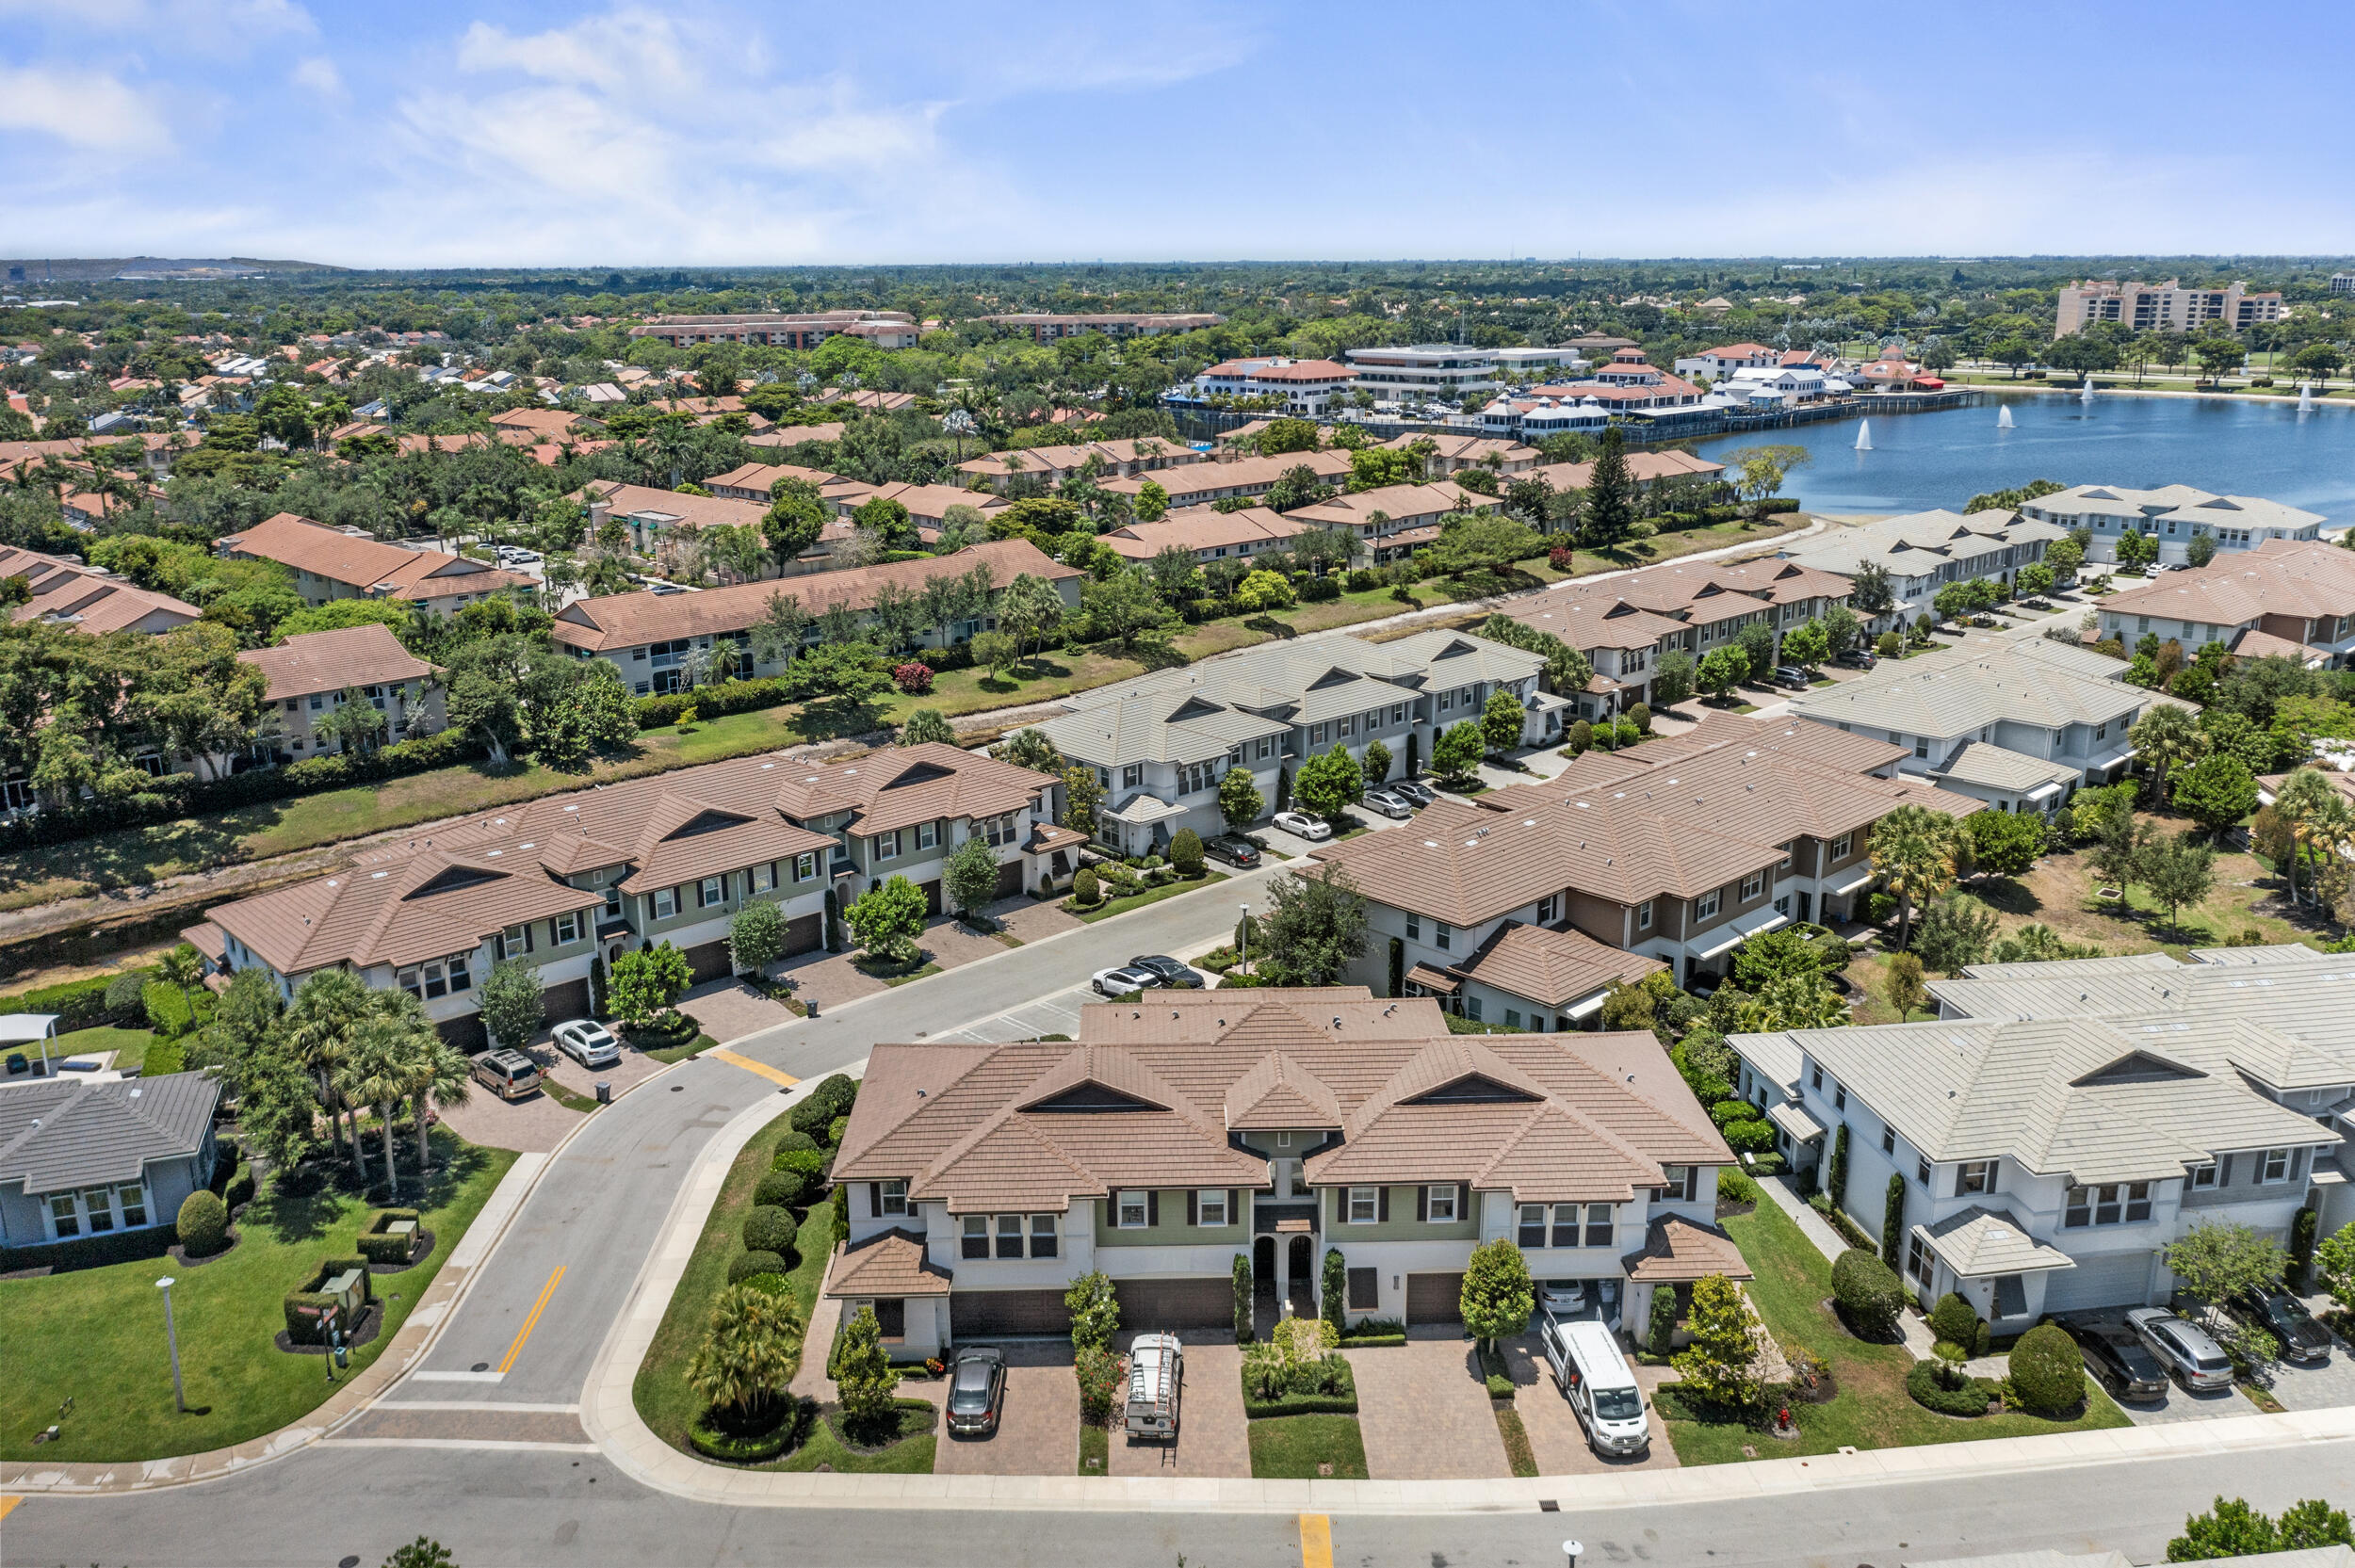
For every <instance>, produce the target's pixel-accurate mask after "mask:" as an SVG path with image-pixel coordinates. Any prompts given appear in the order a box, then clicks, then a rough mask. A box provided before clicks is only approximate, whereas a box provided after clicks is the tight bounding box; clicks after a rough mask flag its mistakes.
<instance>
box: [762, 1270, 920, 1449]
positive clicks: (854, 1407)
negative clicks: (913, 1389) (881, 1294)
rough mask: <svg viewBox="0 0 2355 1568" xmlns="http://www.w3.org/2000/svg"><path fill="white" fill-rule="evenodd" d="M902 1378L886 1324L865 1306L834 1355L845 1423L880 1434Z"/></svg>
mask: <svg viewBox="0 0 2355 1568" xmlns="http://www.w3.org/2000/svg"><path fill="white" fill-rule="evenodd" d="M738 1288H739V1289H744V1288H749V1287H748V1286H739V1287H738ZM899 1382H900V1374H899V1373H897V1372H895V1371H893V1370H892V1369H891V1357H890V1355H889V1353H888V1352H886V1351H885V1350H884V1342H883V1325H882V1324H881V1323H880V1322H878V1321H877V1320H876V1318H875V1309H874V1308H873V1307H871V1306H862V1307H860V1308H859V1309H858V1312H857V1313H856V1314H855V1315H854V1316H853V1317H852V1318H851V1320H850V1321H849V1322H847V1323H845V1324H843V1325H842V1338H841V1343H840V1348H839V1349H838V1350H836V1352H835V1358H834V1386H835V1397H836V1398H837V1399H839V1400H840V1401H841V1405H842V1422H843V1425H844V1426H846V1427H848V1428H849V1429H850V1430H851V1431H853V1433H857V1434H861V1435H866V1436H873V1435H880V1434H881V1433H882V1432H883V1431H885V1430H886V1426H887V1423H888V1422H889V1421H890V1420H891V1416H892V1404H891V1400H892V1391H893V1390H894V1389H896V1388H897V1387H898V1386H899Z"/></svg>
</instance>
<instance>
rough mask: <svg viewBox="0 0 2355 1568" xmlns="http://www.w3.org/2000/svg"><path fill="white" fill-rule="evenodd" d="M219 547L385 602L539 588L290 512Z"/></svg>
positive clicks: (511, 575)
mask: <svg viewBox="0 0 2355 1568" xmlns="http://www.w3.org/2000/svg"><path fill="white" fill-rule="evenodd" d="M220 544H221V548H222V551H223V552H224V553H225V554H233V555H241V556H252V557H255V558H259V559H262V560H274V561H277V562H279V563H281V564H282V565H285V566H291V567H293V568H295V569H296V570H297V571H300V572H308V573H310V574H312V575H313V576H315V577H324V578H326V579H327V580H328V581H330V582H336V583H343V584H347V585H348V586H349V587H352V588H356V589H358V590H361V591H362V592H363V593H367V594H372V595H375V596H377V597H382V598H392V599H440V598H444V597H447V596H448V595H450V594H455V593H493V592H496V591H498V590H501V589H508V588H536V587H538V586H539V585H538V584H537V583H536V582H534V581H533V579H531V578H530V577H528V576H526V575H524V574H521V573H518V572H502V571H500V570H498V569H497V568H495V567H489V566H485V565H483V564H482V563H481V562H479V561H473V560H468V559H466V558H464V557H463V556H452V555H447V554H445V553H444V552H442V551H440V550H404V549H402V548H401V547H400V546H398V545H397V544H386V543H384V542H382V541H379V540H373V539H364V538H361V537H360V536H358V535H356V534H348V533H345V532H343V531H342V530H341V529H339V528H329V527H323V526H321V525H319V524H317V523H314V522H312V521H311V520H310V519H309V518H307V517H298V516H296V515H295V514H294V513H293V512H290V511H282V512H279V513H278V514H276V515H275V516H273V517H269V518H266V519H265V520H263V521H262V522H260V523H256V524H255V525H253V526H252V527H251V528H248V529H246V530H245V531H244V532H243V533H239V534H231V535H227V536H224V537H223V538H222V539H221V541H220Z"/></svg>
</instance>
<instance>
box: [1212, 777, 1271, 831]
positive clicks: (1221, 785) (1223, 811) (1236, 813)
mask: <svg viewBox="0 0 2355 1568" xmlns="http://www.w3.org/2000/svg"><path fill="white" fill-rule="evenodd" d="M1266 810H1267V802H1266V801H1265V800H1261V799H1260V798H1259V785H1258V784H1254V783H1253V782H1252V780H1251V770H1250V769H1249V768H1242V767H1234V768H1228V769H1227V770H1226V777H1224V778H1222V779H1220V780H1219V781H1218V814H1219V816H1223V817H1225V818H1226V826H1227V827H1228V828H1230V829H1231V830H1233V831H1234V832H1242V831H1243V830H1244V829H1246V828H1248V827H1250V826H1251V824H1252V823H1254V822H1257V821H1258V820H1259V816H1260V814H1261V813H1262V812H1264V811H1266Z"/></svg>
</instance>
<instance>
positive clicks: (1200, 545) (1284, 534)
mask: <svg viewBox="0 0 2355 1568" xmlns="http://www.w3.org/2000/svg"><path fill="white" fill-rule="evenodd" d="M1307 526H1308V525H1307V524H1304V523H1302V522H1300V521H1298V519H1297V516H1296V515H1295V516H1287V515H1286V514H1284V513H1283V512H1279V511H1270V510H1269V509H1267V508H1265V507H1244V508H1242V509H1241V510H1239V511H1218V510H1215V509H1212V508H1210V507H1181V508H1179V509H1178V510H1176V511H1173V512H1170V513H1168V514H1167V515H1165V516H1164V517H1162V519H1161V521H1160V522H1159V523H1130V524H1128V525H1125V526H1122V527H1118V528H1114V529H1113V531H1112V532H1111V533H1108V534H1105V535H1103V536H1101V537H1102V539H1103V541H1104V542H1105V543H1106V544H1108V545H1110V546H1112V548H1113V549H1114V550H1116V551H1118V552H1119V553H1120V554H1121V555H1123V556H1126V557H1128V558H1129V559H1131V560H1151V559H1152V558H1154V557H1155V556H1157V555H1159V554H1161V552H1162V551H1163V550H1166V549H1168V548H1169V547H1170V546H1171V545H1173V544H1175V545H1178V546H1179V547H1180V548H1182V549H1187V550H1194V551H1202V550H1216V549H1221V548H1233V547H1234V546H1237V545H1249V546H1251V547H1252V548H1254V549H1265V548H1274V547H1275V546H1277V545H1279V544H1280V543H1281V542H1283V541H1285V540H1288V539H1291V538H1292V537H1293V536H1294V535H1296V534H1299V533H1301V532H1303V531H1305V530H1306V528H1307Z"/></svg>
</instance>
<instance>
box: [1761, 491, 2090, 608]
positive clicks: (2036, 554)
mask: <svg viewBox="0 0 2355 1568" xmlns="http://www.w3.org/2000/svg"><path fill="white" fill-rule="evenodd" d="M2068 536H2069V530H2068V529H2067V528H2064V527H2061V526H2060V525H2057V524H2053V523H2046V522H2043V521H2040V520H2038V519H2037V518H2034V517H2028V516H2024V515H2022V513H2019V512H2013V511H2004V510H2000V509H1989V510H1986V511H1974V512H1973V513H1971V514H1970V515H1969V516H1967V517H1966V516H1964V515H1962V514H1961V513H1959V512H1952V511H1947V510H1945V509H1939V510H1936V511H1917V512H1908V513H1905V514H1904V515H1902V516H1898V517H1884V518H1882V519H1881V520H1880V521H1879V522H1877V523H1860V524H1858V525H1856V526H1854V527H1851V528H1835V529H1833V530H1832V531H1830V532H1829V533H1825V534H1819V535H1817V536H1815V537H1814V538H1812V539H1804V540H1801V541H1799V542H1796V543H1795V544H1792V545H1790V546H1789V547H1787V548H1786V549H1785V550H1784V551H1783V552H1782V553H1783V555H1784V556H1785V557H1787V558H1790V559H1792V560H1795V561H1798V562H1799V563H1800V564H1802V565H1805V566H1811V567H1813V568H1815V569H1816V570H1817V571H1819V572H1831V573H1836V574H1839V575H1841V576H1843V577H1854V576H1856V575H1857V574H1858V573H1860V572H1861V571H1863V570H1864V568H1865V567H1866V566H1868V565H1871V566H1877V567H1879V568H1880V569H1881V571H1882V572H1883V573H1885V574H1887V575H1888V578H1889V592H1890V596H1891V598H1892V600H1893V603H1892V606H1891V607H1890V608H1889V609H1888V610H1886V611H1884V612H1883V613H1881V614H1880V615H1876V616H1874V617H1873V618H1872V619H1871V620H1870V621H1869V622H1867V624H1868V627H1869V629H1871V630H1873V631H1876V632H1877V631H1881V630H1885V629H1887V628H1889V627H1892V626H1895V625H1896V624H1898V622H1910V621H1911V620H1912V619H1913V618H1914V617H1915V616H1917V615H1921V614H1924V613H1926V612H1927V611H1928V610H1929V608H1930V606H1931V604H1932V603H1933V602H1934V601H1935V600H1936V599H1937V597H1938V590H1940V589H1941V588H1944V587H1945V586H1946V585H1947V584H1948V583H1968V582H1977V581H1979V580H1981V579H1986V580H1989V581H1991V582H1998V583H2003V584H2005V585H2006V586H2009V585H2010V584H2012V583H2014V582H2016V581H2017V580H2018V578H2019V574H2020V569H2021V568H2022V567H2023V566H2029V565H2033V564H2035V563H2036V562H2038V561H2040V560H2042V559H2043V558H2044V552H2045V551H2046V550H2047V549H2049V548H2050V547H2051V546H2052V543H2053V542H2054V541H2055V540H2058V539H2066V538H2067V537H2068Z"/></svg>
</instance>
